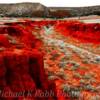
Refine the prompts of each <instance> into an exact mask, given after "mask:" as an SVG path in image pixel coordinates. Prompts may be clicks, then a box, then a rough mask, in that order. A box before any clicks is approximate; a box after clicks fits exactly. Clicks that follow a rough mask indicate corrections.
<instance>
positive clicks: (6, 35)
mask: <svg viewBox="0 0 100 100" xmlns="http://www.w3.org/2000/svg"><path fill="white" fill-rule="evenodd" d="M20 24H21V25H20ZM24 27H25V28H24ZM31 28H32V26H31V23H28V22H26V23H8V24H7V23H6V24H5V26H4V27H0V52H1V53H0V90H1V94H0V100H3V99H6V100H15V99H16V100H22V99H24V98H27V100H30V99H31V100H56V99H57V98H56V89H55V84H54V83H53V82H51V81H48V80H47V76H46V74H45V70H44V65H43V54H42V53H40V52H39V50H38V48H39V47H41V46H42V42H41V41H40V40H39V39H37V38H36V37H35V36H34V35H33V34H32V29H31ZM37 46H38V47H37ZM46 92H47V93H49V94H50V92H52V93H54V94H53V95H51V96H49V95H48V96H45V95H43V93H46ZM7 93H9V94H7ZM12 95H13V96H12ZM16 95H18V96H16ZM41 96H42V97H41Z"/></svg>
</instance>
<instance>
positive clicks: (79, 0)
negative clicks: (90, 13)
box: [0, 0, 100, 7]
mask: <svg viewBox="0 0 100 100" xmlns="http://www.w3.org/2000/svg"><path fill="white" fill-rule="evenodd" d="M16 2H40V3H42V4H44V5H46V6H66V7H67V6H74V7H76V6H92V5H100V0H2V1H1V0H0V3H16Z"/></svg>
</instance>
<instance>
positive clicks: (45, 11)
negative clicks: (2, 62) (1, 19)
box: [0, 2, 100, 18]
mask: <svg viewBox="0 0 100 100" xmlns="http://www.w3.org/2000/svg"><path fill="white" fill-rule="evenodd" d="M88 15H100V6H90V7H46V6H44V5H42V4H40V3H28V2H26V3H16V4H0V16H5V17H42V18H45V17H50V18H63V17H78V16H88Z"/></svg>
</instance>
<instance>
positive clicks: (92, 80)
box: [0, 19, 100, 100]
mask: <svg viewBox="0 0 100 100" xmlns="http://www.w3.org/2000/svg"><path fill="white" fill-rule="evenodd" d="M0 63H1V66H0V68H1V69H0V73H1V74H0V87H1V90H2V91H6V90H7V91H11V92H21V91H25V95H24V97H19V98H17V97H16V99H18V100H24V99H25V98H26V99H25V100H100V23H85V22H82V21H78V20H41V21H36V20H29V19H27V20H18V21H15V22H13V21H12V22H9V21H8V22H7V21H5V22H1V25H0ZM28 90H32V97H28V96H27V91H28ZM37 90H39V91H40V93H45V90H47V92H48V93H49V96H47V97H45V96H43V95H42V96H43V97H38V96H35V93H36V91H37ZM50 91H53V93H54V95H50ZM33 92H34V93H33ZM1 98H3V97H2V96H1ZM5 98H6V97H5ZM13 99H14V98H11V97H10V98H6V100H13Z"/></svg>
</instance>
